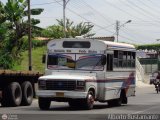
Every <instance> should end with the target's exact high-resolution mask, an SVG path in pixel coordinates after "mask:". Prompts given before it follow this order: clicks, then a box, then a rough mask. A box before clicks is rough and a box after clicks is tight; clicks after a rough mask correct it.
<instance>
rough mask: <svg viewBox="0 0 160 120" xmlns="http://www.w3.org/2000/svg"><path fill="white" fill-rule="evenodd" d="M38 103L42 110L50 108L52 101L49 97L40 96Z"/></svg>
mask: <svg viewBox="0 0 160 120" xmlns="http://www.w3.org/2000/svg"><path fill="white" fill-rule="evenodd" d="M38 104H39V108H40V109H41V110H48V109H49V108H50V104H51V101H50V100H49V99H47V98H42V97H39V98H38Z"/></svg>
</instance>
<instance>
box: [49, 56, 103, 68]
mask: <svg viewBox="0 0 160 120" xmlns="http://www.w3.org/2000/svg"><path fill="white" fill-rule="evenodd" d="M101 56H102V55H101V54H49V55H48V60H47V68H48V69H58V70H72V69H74V70H93V71H94V70H103V69H104V68H103V67H104V66H103V65H102V64H101Z"/></svg>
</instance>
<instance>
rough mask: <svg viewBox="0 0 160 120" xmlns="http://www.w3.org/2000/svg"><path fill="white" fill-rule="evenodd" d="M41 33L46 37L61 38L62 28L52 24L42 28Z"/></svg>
mask: <svg viewBox="0 0 160 120" xmlns="http://www.w3.org/2000/svg"><path fill="white" fill-rule="evenodd" d="M41 35H42V36H44V37H48V38H55V39H58V38H62V37H63V28H62V27H61V26H59V25H52V26H49V27H47V28H46V29H44V30H42V32H41Z"/></svg>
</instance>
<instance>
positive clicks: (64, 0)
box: [63, 0, 69, 38]
mask: <svg viewBox="0 0 160 120" xmlns="http://www.w3.org/2000/svg"><path fill="white" fill-rule="evenodd" d="M68 2H69V0H68V1H66V0H63V34H64V38H66V5H67V3H68Z"/></svg>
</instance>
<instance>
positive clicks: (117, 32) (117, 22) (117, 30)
mask: <svg viewBox="0 0 160 120" xmlns="http://www.w3.org/2000/svg"><path fill="white" fill-rule="evenodd" d="M119 24H120V22H119V21H118V20H117V21H116V35H117V42H118V36H119Z"/></svg>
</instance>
